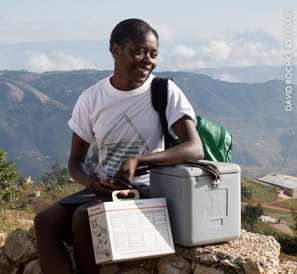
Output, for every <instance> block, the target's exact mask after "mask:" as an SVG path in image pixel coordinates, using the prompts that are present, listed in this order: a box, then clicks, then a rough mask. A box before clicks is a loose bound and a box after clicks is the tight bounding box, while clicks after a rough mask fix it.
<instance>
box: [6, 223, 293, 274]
mask: <svg viewBox="0 0 297 274" xmlns="http://www.w3.org/2000/svg"><path fill="white" fill-rule="evenodd" d="M1 238H2V239H5V241H4V243H1ZM3 244H4V245H3ZM0 246H2V247H1V248H0V273H1V274H6V273H7V274H41V273H42V271H41V269H40V265H39V260H38V256H37V249H36V240H35V233H34V227H32V228H31V229H30V230H29V232H27V231H24V230H22V229H20V228H18V229H16V230H15V231H13V232H11V233H9V234H8V235H5V234H4V233H0ZM67 248H68V250H69V253H70V255H71V256H72V257H73V252H72V248H71V247H69V246H68V247H67ZM175 249H176V253H175V254H174V255H170V256H166V257H160V258H152V259H146V260H136V261H129V262H123V263H118V264H109V265H104V266H103V267H102V269H101V272H100V274H149V273H150V274H155V273H159V274H227V273H248V274H261V273H263V274H272V273H276V274H293V273H297V263H296V262H291V261H286V262H285V263H283V264H280V262H279V258H278V257H279V255H280V244H279V243H278V242H277V241H276V240H275V239H274V238H273V237H272V236H265V235H259V234H254V233H249V232H245V231H242V234H241V236H240V237H239V239H237V240H232V241H229V242H225V243H221V244H212V245H206V246H198V247H192V248H188V247H183V246H178V245H176V246H175ZM74 269H75V264H74ZM98 274H99V273H98Z"/></svg>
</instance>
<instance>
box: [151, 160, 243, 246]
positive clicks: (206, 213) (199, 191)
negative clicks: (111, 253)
mask: <svg viewBox="0 0 297 274" xmlns="http://www.w3.org/2000/svg"><path fill="white" fill-rule="evenodd" d="M201 162H207V161H201ZM211 163H212V164H215V165H216V166H217V167H218V168H219V170H220V172H221V181H220V182H219V184H217V185H216V186H215V185H212V183H213V180H212V176H211V174H210V173H209V172H207V171H204V170H202V169H200V168H198V167H188V166H177V167H166V168H162V169H156V170H152V171H151V175H150V185H151V186H150V195H151V198H156V197H166V200H167V205H168V212H169V217H170V222H171V229H172V235H173V240H174V242H175V243H177V244H180V245H183V246H188V247H191V246H197V245H204V244H211V243H217V242H223V241H228V240H232V239H236V238H238V237H239V236H240V232H241V191H240V189H241V187H240V186H241V182H240V181H241V175H240V167H239V166H238V165H236V164H230V163H221V162H211Z"/></svg>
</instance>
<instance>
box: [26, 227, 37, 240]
mask: <svg viewBox="0 0 297 274" xmlns="http://www.w3.org/2000/svg"><path fill="white" fill-rule="evenodd" d="M28 233H29V235H30V237H31V238H33V239H36V234H35V228H34V225H33V226H31V227H30V229H29V231H28Z"/></svg>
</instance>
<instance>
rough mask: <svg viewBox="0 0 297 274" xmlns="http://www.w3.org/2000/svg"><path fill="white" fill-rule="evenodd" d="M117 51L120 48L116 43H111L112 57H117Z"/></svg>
mask: <svg viewBox="0 0 297 274" xmlns="http://www.w3.org/2000/svg"><path fill="white" fill-rule="evenodd" d="M119 49H120V46H119V45H118V44H117V43H113V45H112V47H111V53H112V55H113V57H116V56H118V54H119Z"/></svg>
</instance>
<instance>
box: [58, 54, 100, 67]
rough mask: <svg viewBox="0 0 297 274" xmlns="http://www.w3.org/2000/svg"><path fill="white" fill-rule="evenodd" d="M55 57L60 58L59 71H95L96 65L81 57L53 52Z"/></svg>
mask: <svg viewBox="0 0 297 274" xmlns="http://www.w3.org/2000/svg"><path fill="white" fill-rule="evenodd" d="M53 55H54V56H56V57H58V59H59V65H58V67H57V69H58V70H77V69H89V68H90V69H93V68H95V65H94V64H93V63H92V62H91V61H89V60H84V59H82V58H81V57H80V56H77V57H74V56H72V55H68V54H66V53H64V52H61V51H59V52H53Z"/></svg>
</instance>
